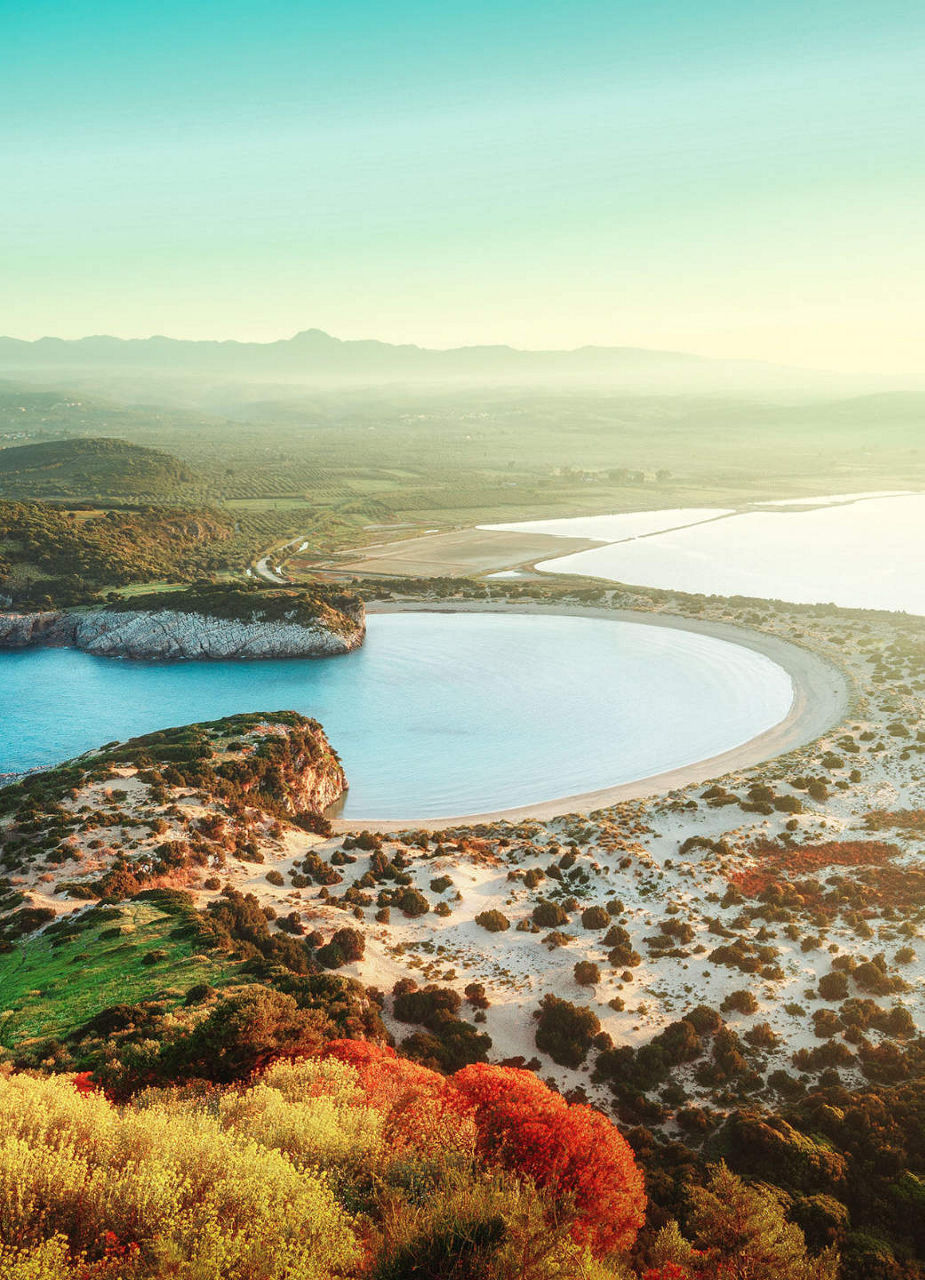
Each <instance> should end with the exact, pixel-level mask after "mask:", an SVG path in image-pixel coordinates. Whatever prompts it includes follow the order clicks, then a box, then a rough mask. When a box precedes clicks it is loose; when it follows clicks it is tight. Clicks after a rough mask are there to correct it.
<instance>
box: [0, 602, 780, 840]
mask: <svg viewBox="0 0 925 1280" xmlns="http://www.w3.org/2000/svg"><path fill="white" fill-rule="evenodd" d="M792 701H793V685H792V683H791V679H790V676H789V675H788V674H787V672H786V671H784V670H783V668H782V667H780V666H778V665H777V664H776V663H775V662H772V661H771V660H770V659H769V658H767V657H765V656H763V655H762V654H760V653H757V652H755V651H753V650H751V649H748V648H744V647H742V646H740V645H737V644H731V643H729V642H728V641H725V640H720V639H716V638H715V637H713V636H709V635H704V634H699V633H695V632H690V631H686V630H672V629H668V628H660V627H655V626H648V625H641V624H639V623H633V622H625V621H613V620H605V619H594V618H583V617H570V616H550V615H544V616H527V615H524V614H516V613H514V614H486V613H451V614H440V613H426V612H406V613H395V614H388V613H385V614H373V615H371V616H370V618H369V627H368V636H367V641H366V644H365V645H364V646H363V648H361V649H359V650H357V651H356V652H354V653H351V654H347V655H346V656H343V657H336V658H326V659H301V660H292V661H288V660H273V661H257V662H187V663H147V662H136V661H131V660H124V659H122V660H120V659H112V658H96V657H92V656H90V655H89V654H85V653H80V652H78V651H75V650H70V649H30V650H24V651H17V652H6V653H0V772H14V771H18V770H24V769H28V768H34V767H36V766H43V765H50V764H54V763H57V762H59V761H61V760H63V759H66V758H68V757H70V756H74V755H76V754H78V753H80V752H82V751H86V750H88V749H89V748H92V747H96V746H99V745H101V744H103V743H105V742H109V741H112V740H115V739H123V738H127V737H131V736H133V735H136V734H141V733H147V732H150V731H152V730H154V729H159V728H165V727H167V726H170V725H177V724H187V723H191V722H193V721H198V720H210V719H216V718H218V717H220V716H224V715H229V714H232V713H234V712H240V711H275V710H282V709H287V710H288V709H293V710H296V711H300V712H302V713H303V714H305V715H310V716H314V717H315V718H316V719H318V720H320V721H321V723H322V724H323V725H324V728H325V730H326V731H327V734H328V736H329V738H330V740H331V743H332V745H333V746H334V747H335V749H336V750H337V751H338V752H339V754H340V755H341V757H342V759H343V762H344V768H345V770H346V773H347V777H348V780H349V782H350V791H349V793H348V798H347V801H346V806H345V810H344V816H345V817H346V818H349V819H350V820H352V821H353V820H356V821H362V820H364V819H405V818H408V819H411V818H427V817H437V816H451V815H454V814H473V813H484V812H489V811H495V810H499V809H507V808H512V807H515V806H522V805H528V804H535V803H539V802H542V801H547V800H552V799H555V798H558V797H561V796H571V795H577V794H580V793H584V792H589V791H594V790H597V789H600V788H604V787H609V786H612V785H616V784H619V783H624V782H630V781H633V780H635V779H639V778H648V777H650V776H652V775H654V774H659V773H662V772H666V771H668V770H672V769H676V768H680V767H682V766H684V765H688V764H692V763H694V762H696V761H699V760H704V759H708V758H710V757H712V756H714V755H717V754H719V753H721V752H723V751H727V750H730V749H732V748H734V747H737V746H739V745H740V744H742V743H744V742H747V741H749V740H750V739H752V738H753V737H756V736H757V735H758V734H761V733H763V732H764V731H766V730H768V729H770V728H771V727H772V726H774V725H776V724H778V723H779V722H780V721H781V720H783V719H784V718H785V717H786V716H787V714H788V711H789V709H790V707H791V703H792Z"/></svg>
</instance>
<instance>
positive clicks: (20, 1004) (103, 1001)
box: [0, 902, 235, 1049]
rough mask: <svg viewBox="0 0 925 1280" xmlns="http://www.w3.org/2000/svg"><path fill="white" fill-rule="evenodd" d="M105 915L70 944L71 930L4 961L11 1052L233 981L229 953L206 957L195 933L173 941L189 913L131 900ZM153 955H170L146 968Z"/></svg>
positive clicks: (1, 983)
mask: <svg viewBox="0 0 925 1280" xmlns="http://www.w3.org/2000/svg"><path fill="white" fill-rule="evenodd" d="M116 912H117V913H118V914H117V915H115V914H114V913H116ZM93 914H94V913H90V918H91V919H92V918H93ZM105 916H106V917H111V918H104V919H103V920H102V921H100V922H99V923H95V924H92V925H87V926H85V927H83V928H79V929H77V930H75V932H74V934H73V935H72V936H70V937H67V938H66V940H64V941H62V932H66V927H63V928H62V931H61V932H58V933H57V934H55V933H51V934H49V933H47V932H45V933H42V934H40V935H39V936H38V937H35V938H31V939H29V940H27V941H26V942H25V943H24V944H22V945H21V946H18V947H17V948H16V950H15V951H13V952H11V953H10V954H9V955H4V956H0V1044H2V1045H3V1046H4V1047H5V1048H7V1049H12V1048H15V1047H17V1046H19V1045H22V1044H24V1043H26V1042H28V1041H30V1040H35V1039H45V1038H48V1037H61V1036H65V1035H67V1034H68V1032H70V1031H73V1030H74V1029H75V1028H76V1027H79V1026H80V1025H81V1024H82V1023H84V1022H86V1021H87V1019H88V1018H91V1017H93V1016H94V1015H95V1014H97V1013H99V1012H100V1011H101V1010H103V1009H107V1008H109V1007H110V1006H111V1005H114V1004H132V1003H135V1002H136V1001H139V1000H147V999H151V998H152V997H154V996H158V997H159V998H166V999H167V1000H168V1003H172V1004H180V1003H181V1002H182V1000H183V996H184V995H185V993H186V991H187V990H188V989H189V988H190V987H192V986H194V985H195V984H196V983H200V982H206V983H209V984H210V985H211V986H213V987H220V986H223V985H225V984H226V983H227V982H229V981H230V980H231V978H232V975H233V973H234V967H235V966H234V964H233V963H232V962H231V961H230V960H229V958H228V957H227V956H225V955H223V954H222V953H221V952H212V953H210V954H208V955H205V954H202V953H201V952H200V951H199V947H201V945H202V944H201V942H200V941H199V940H198V938H197V937H195V936H193V937H191V938H183V937H172V936H171V934H173V933H175V932H179V931H183V930H184V928H185V926H186V925H187V920H186V919H185V917H184V915H175V914H168V913H167V912H166V911H164V910H162V909H161V908H160V907H159V906H157V905H156V904H154V903H150V902H127V903H124V904H122V905H120V906H119V907H117V908H113V909H112V910H111V911H107V912H105ZM74 923H75V925H79V924H80V921H75V922H74ZM117 929H118V933H116V932H115V931H116V930H117ZM190 932H193V930H190ZM56 944H57V945H56ZM152 951H163V952H165V953H166V954H165V956H164V958H163V959H161V960H159V961H158V962H157V963H156V964H153V965H152V964H146V963H145V962H144V957H145V956H146V955H148V954H149V953H150V952H152ZM168 992H170V993H173V995H172V998H171V996H170V995H168V994H167V993H168Z"/></svg>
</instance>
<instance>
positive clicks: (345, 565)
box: [288, 529, 600, 578]
mask: <svg viewBox="0 0 925 1280" xmlns="http://www.w3.org/2000/svg"><path fill="white" fill-rule="evenodd" d="M597 546H600V543H599V542H595V541H593V540H592V539H590V538H560V537H555V536H552V535H550V534H548V533H504V532H496V531H491V530H485V529H455V530H453V531H451V532H449V533H425V534H421V535H419V536H418V537H414V538H399V539H396V540H394V541H390V542H381V543H374V544H373V545H372V546H368V547H363V548H360V549H358V550H356V551H354V552H352V553H351V552H349V551H348V552H346V553H344V555H343V556H331V557H326V558H325V559H324V561H314V563H313V562H311V561H309V560H305V561H304V562H303V561H301V560H300V559H299V557H297V556H294V557H292V559H291V560H290V561H289V562H288V564H289V568H290V569H292V570H295V571H298V570H299V568H300V567H301V568H309V567H315V568H321V567H325V568H330V569H337V570H338V571H340V572H346V573H364V574H365V573H377V574H383V575H384V576H387V577H409V576H410V577H419V578H460V577H471V576H472V575H473V574H479V573H491V572H492V571H494V570H498V569H518V568H522V567H526V566H531V565H532V564H533V562H534V561H535V560H540V559H544V558H551V557H554V556H558V555H567V554H569V553H570V552H573V551H587V550H589V549H590V548H591V547H597Z"/></svg>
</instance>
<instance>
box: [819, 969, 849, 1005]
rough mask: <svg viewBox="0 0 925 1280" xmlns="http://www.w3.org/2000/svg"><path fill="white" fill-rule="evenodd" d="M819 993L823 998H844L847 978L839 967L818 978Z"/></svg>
mask: <svg viewBox="0 0 925 1280" xmlns="http://www.w3.org/2000/svg"><path fill="white" fill-rule="evenodd" d="M819 994H820V995H821V996H822V998H823V1000H844V999H845V998H846V997H847V995H848V979H847V977H846V976H845V974H844V973H843V972H842V971H841V970H840V969H833V970H832V971H831V973H824V974H823V975H822V977H821V978H820V979H819Z"/></svg>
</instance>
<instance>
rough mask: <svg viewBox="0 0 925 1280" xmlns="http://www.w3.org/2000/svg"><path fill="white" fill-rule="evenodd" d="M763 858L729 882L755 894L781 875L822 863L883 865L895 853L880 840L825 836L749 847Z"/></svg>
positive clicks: (801, 872) (823, 865)
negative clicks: (809, 841)
mask: <svg viewBox="0 0 925 1280" xmlns="http://www.w3.org/2000/svg"><path fill="white" fill-rule="evenodd" d="M751 852H752V853H753V854H755V855H756V856H758V857H761V858H762V859H763V860H762V862H761V865H760V866H757V867H752V868H751V869H750V870H748V871H738V872H735V873H734V874H733V875H731V876H730V877H729V882H730V884H734V885H735V887H736V888H737V889H739V890H740V891H741V892H742V893H744V894H745V896H746V897H748V898H756V897H758V895H759V894H761V893H763V892H764V891H765V889H768V888H770V886H771V885H772V884H775V883H776V882H777V881H779V880H780V879H781V878H782V877H784V878H786V877H788V876H792V875H797V876H799V875H806V874H807V873H810V872H813V871H821V870H824V869H825V868H826V867H876V866H883V865H884V864H885V863H887V862H889V861H890V859H891V858H893V857H895V856H896V854H898V853H899V849H898V848H897V847H896V845H895V844H885V843H884V842H883V841H880V840H829V841H826V842H824V843H822V844H806V845H791V846H789V847H788V848H782V847H781V846H780V845H776V844H774V845H769V844H758V845H755V846H754V848H753V849H752V851H751Z"/></svg>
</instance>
